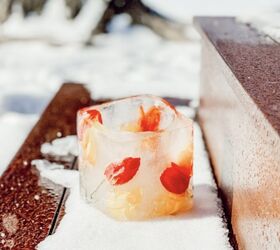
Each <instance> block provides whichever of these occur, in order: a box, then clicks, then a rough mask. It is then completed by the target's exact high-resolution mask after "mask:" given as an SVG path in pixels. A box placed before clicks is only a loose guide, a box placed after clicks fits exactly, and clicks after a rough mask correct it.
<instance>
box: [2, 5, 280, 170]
mask: <svg viewBox="0 0 280 250" xmlns="http://www.w3.org/2000/svg"><path fill="white" fill-rule="evenodd" d="M0 1H4V0H0ZM144 3H145V4H147V5H148V6H150V7H151V8H154V9H155V10H157V11H159V12H160V13H162V14H163V15H165V16H167V17H170V18H172V19H174V20H177V21H178V22H180V23H183V24H185V35H186V40H184V41H169V40H164V39H162V38H161V37H159V36H158V35H157V34H155V33H153V32H152V31H151V30H150V29H148V28H146V27H143V26H134V27H133V28H131V27H129V25H128V24H129V22H130V18H129V17H128V16H127V15H120V16H118V17H116V18H114V19H113V21H112V23H111V25H110V28H109V30H110V33H109V34H106V35H105V34H102V35H98V36H96V37H95V40H94V45H93V46H85V45H84V42H85V41H86V40H87V39H88V37H89V34H90V32H91V30H92V28H93V26H94V25H96V23H97V21H98V19H99V18H100V16H101V14H102V11H103V10H104V2H103V1H102V0H88V1H86V2H85V4H84V7H83V8H82V10H81V12H80V13H79V15H78V16H77V17H76V18H75V19H73V20H69V19H67V18H66V16H67V8H66V6H65V4H64V1H63V0H49V1H48V2H47V4H46V5H45V7H44V9H43V11H42V13H41V15H40V16H39V15H37V14H32V15H29V16H28V17H27V18H23V13H22V10H21V8H20V6H18V5H16V6H14V7H13V9H12V10H13V11H12V14H11V15H10V16H9V17H8V19H7V20H6V21H5V22H4V23H3V24H1V25H0V149H1V150H0V175H1V173H2V172H3V171H4V169H5V168H6V166H7V164H8V163H9V161H10V160H11V158H12V156H13V155H14V154H15V152H16V151H17V150H18V148H19V146H20V145H21V143H22V142H23V140H24V138H25V137H26V135H27V133H28V132H29V130H30V129H31V128H32V126H33V125H34V124H35V122H36V121H37V119H38V117H39V115H40V113H41V112H42V110H43V109H44V107H45V105H46V104H47V103H48V102H49V100H50V99H51V98H52V96H53V95H54V93H55V92H56V91H57V90H58V88H59V87H60V85H61V84H62V83H63V82H65V81H77V82H82V83H86V84H88V85H89V87H90V89H91V90H92V94H93V97H120V96H126V95H131V94H140V93H152V94H156V95H163V96H176V97H181V98H189V99H193V100H194V101H197V100H198V95H199V86H198V83H199V59H200V55H199V53H200V44H199V37H198V35H197V34H196V32H195V31H194V29H193V27H192V25H191V22H192V17H193V15H223V16H225V15H235V16H240V18H241V19H243V20H246V18H247V19H248V20H252V18H255V17H256V16H257V18H255V24H256V26H257V27H261V28H263V29H266V30H268V31H271V32H272V33H273V34H275V35H279V32H278V33H277V32H276V30H277V28H278V30H279V26H277V25H279V23H280V21H279V20H280V18H279V12H278V14H275V15H271V14H269V15H265V14H264V15H260V14H257V15H256V14H255V13H264V12H267V13H272V12H274V11H275V10H276V9H277V8H278V10H279V8H280V3H279V0H245V1H244V0H236V1H229V0H228V1H226V0H212V1H209V0H195V1H191V0H145V1H144ZM261 17H264V18H263V19H262V18H261ZM267 20H269V21H270V23H272V24H275V27H272V28H271V26H269V27H267V26H266V25H265V24H264V23H265V22H266V21H267ZM277 20H278V22H277ZM276 26H277V27H276ZM194 103H195V102H194Z"/></svg>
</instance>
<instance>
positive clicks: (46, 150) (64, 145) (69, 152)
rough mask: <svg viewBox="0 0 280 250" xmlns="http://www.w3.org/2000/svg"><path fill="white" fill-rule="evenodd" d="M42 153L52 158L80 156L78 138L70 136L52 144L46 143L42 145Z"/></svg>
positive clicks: (56, 140)
mask: <svg viewBox="0 0 280 250" xmlns="http://www.w3.org/2000/svg"><path fill="white" fill-rule="evenodd" d="M41 153H42V154H43V155H51V156H78V146H77V136H75V135H68V136H66V137H63V138H58V139H55V140H53V141H52V142H51V143H49V142H45V143H43V144H42V145H41Z"/></svg>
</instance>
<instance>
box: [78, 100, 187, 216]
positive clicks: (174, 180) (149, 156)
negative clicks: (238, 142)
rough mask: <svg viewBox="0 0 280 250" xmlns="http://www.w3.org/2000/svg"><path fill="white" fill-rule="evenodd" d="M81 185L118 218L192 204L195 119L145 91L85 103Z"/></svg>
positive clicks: (172, 211) (156, 213) (90, 199)
mask: <svg viewBox="0 0 280 250" xmlns="http://www.w3.org/2000/svg"><path fill="white" fill-rule="evenodd" d="M77 127H78V140H79V171H80V189H81V195H82V196H83V198H84V199H85V200H86V201H87V202H88V203H90V204H91V205H92V206H95V207H96V208H98V209H100V210H101V211H103V212H104V213H105V214H107V215H109V216H111V217H113V218H116V219H118V220H143V219H149V218H153V217H158V216H163V215H173V214H178V213H181V212H185V211H187V210H189V209H190V208H191V207H192V203H193V201H192V175H193V122H192V120H190V119H188V118H187V117H185V116H184V115H182V114H181V113H179V112H178V111H177V110H176V109H175V108H174V107H173V106H172V105H171V104H169V103H168V102H167V101H165V100H164V99H162V98H159V97H155V96H150V95H143V96H134V97H130V98H125V99H120V100H117V101H112V102H107V103H104V104H101V105H96V106H91V107H87V108H83V109H81V110H79V111H78V118H77Z"/></svg>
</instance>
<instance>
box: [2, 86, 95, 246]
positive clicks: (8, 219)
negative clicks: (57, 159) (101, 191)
mask: <svg viewBox="0 0 280 250" xmlns="http://www.w3.org/2000/svg"><path fill="white" fill-rule="evenodd" d="M90 102H91V100H90V96H89V93H88V92H87V91H86V89H85V88H84V87H83V86H82V85H79V84H64V85H63V86H62V87H61V89H60V90H59V91H58V93H57V94H56V96H55V97H54V98H53V100H52V101H51V103H50V104H49V105H48V107H47V108H46V110H45V111H44V113H43V114H42V116H41V118H40V120H39V121H38V122H37V124H36V126H35V127H34V128H33V130H32V131H31V132H30V134H29V136H28V137H27V139H26V140H25V142H24V144H23V145H22V147H21V148H20V149H19V151H18V153H17V154H16V155H15V157H14V159H13V160H12V162H11V163H10V165H9V166H8V168H7V170H6V171H5V172H4V173H3V175H2V177H1V179H0V201H1V202H0V216H1V218H0V232H1V234H0V249H34V247H35V246H36V245H37V244H38V243H39V242H40V241H41V240H43V239H44V238H45V237H46V236H47V235H48V234H49V233H51V225H52V222H53V220H54V218H55V217H56V214H57V213H58V212H59V204H60V202H61V199H62V195H63V193H64V192H65V189H64V188H62V187H60V186H58V185H54V184H53V183H51V182H48V181H47V180H44V179H40V178H39V176H38V172H37V170H36V169H35V168H34V167H32V166H31V164H30V162H31V161H32V160H33V159H38V158H42V155H41V153H40V145H41V144H42V143H43V142H46V141H51V140H53V139H54V138H56V137H57V133H58V132H60V133H61V135H62V136H66V135H70V134H75V133H76V126H75V120H76V111H77V110H78V109H79V108H81V107H83V106H87V105H89V104H90ZM19 126H20V124H19ZM71 164H72V163H71V162H70V163H68V164H66V165H68V167H71Z"/></svg>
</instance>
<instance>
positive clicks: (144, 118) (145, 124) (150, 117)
mask: <svg viewBox="0 0 280 250" xmlns="http://www.w3.org/2000/svg"><path fill="white" fill-rule="evenodd" d="M140 112H141V114H140V119H139V124H140V127H141V131H157V130H158V128H159V123H160V113H161V112H160V109H159V108H158V107H156V106H153V107H151V108H150V109H149V110H148V111H147V112H145V111H144V109H143V106H141V107H140Z"/></svg>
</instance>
